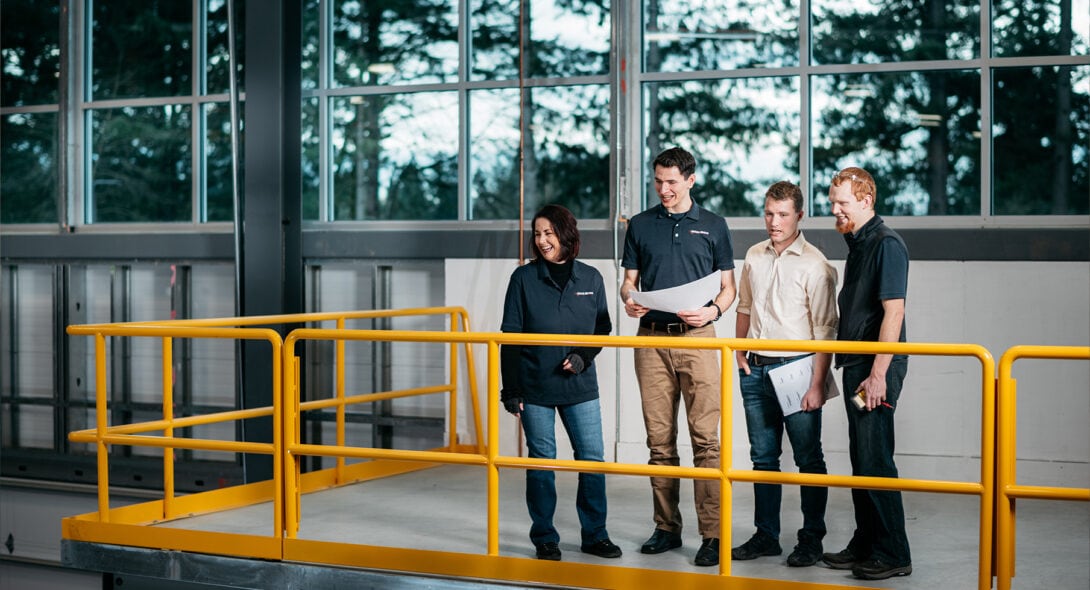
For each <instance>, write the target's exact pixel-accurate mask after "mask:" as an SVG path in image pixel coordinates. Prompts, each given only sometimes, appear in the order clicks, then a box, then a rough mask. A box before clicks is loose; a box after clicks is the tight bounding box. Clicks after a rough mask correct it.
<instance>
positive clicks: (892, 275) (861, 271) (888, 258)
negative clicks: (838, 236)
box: [836, 215, 908, 367]
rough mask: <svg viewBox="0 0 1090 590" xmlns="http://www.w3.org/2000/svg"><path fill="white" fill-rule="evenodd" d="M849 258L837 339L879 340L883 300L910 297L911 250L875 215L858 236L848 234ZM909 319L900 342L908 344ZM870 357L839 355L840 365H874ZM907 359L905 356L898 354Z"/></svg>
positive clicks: (842, 292)
mask: <svg viewBox="0 0 1090 590" xmlns="http://www.w3.org/2000/svg"><path fill="white" fill-rule="evenodd" d="M844 240H845V241H846V242H847V243H848V259H847V261H846V262H845V263H844V288H842V289H841V290H840V295H839V296H838V297H837V305H838V307H839V308H840V326H839V328H838V332H837V336H836V339H837V340H857V341H870V342H877V341H878V333H879V330H880V329H881V327H882V318H883V317H884V316H885V310H884V309H882V301H884V300H886V299H905V298H906V297H907V295H908V248H907V247H905V242H904V240H902V239H901V236H900V235H898V234H897V232H895V231H893V230H892V229H890V228H889V226H887V225H886V224H885V222H884V221H883V220H882V218H881V217H880V216H878V215H875V216H874V217H872V218H871V219H870V221H868V222H867V223H865V224H864V225H863V227H861V228H860V229H859V231H858V232H856V233H855V235H852V234H844ZM907 323H908V320H907V318H906V319H905V321H902V322H901V336H900V340H899V342H905V335H906V329H905V324H907ZM873 358H874V356H873V355H869V354H838V355H836V366H838V367H841V366H844V365H856V364H860V363H864V362H870V361H871V360H872V359H873ZM894 358H898V359H903V358H906V356H905V355H903V354H902V355H895V356H894Z"/></svg>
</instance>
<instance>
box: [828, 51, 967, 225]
mask: <svg viewBox="0 0 1090 590" xmlns="http://www.w3.org/2000/svg"><path fill="white" fill-rule="evenodd" d="M813 80H814V82H813V100H812V104H813V111H814V120H813V125H812V133H813V158H814V165H813V177H812V180H813V184H812V187H813V191H814V213H815V214H828V213H829V199H828V195H829V184H828V183H829V179H830V178H831V177H832V175H833V174H834V173H835V172H836V171H837V170H839V169H841V168H844V167H846V166H860V167H862V168H864V169H865V170H867V171H868V172H870V173H871V174H872V175H873V176H874V179H875V181H876V183H877V184H878V204H877V210H878V213H880V214H882V215H979V214H980V106H979V104H978V101H979V99H978V97H979V94H980V74H979V73H978V72H977V71H975V70H967V71H944V72H899V73H888V74H881V73H870V74H854V75H841V76H821V77H816V78H814V79H813Z"/></svg>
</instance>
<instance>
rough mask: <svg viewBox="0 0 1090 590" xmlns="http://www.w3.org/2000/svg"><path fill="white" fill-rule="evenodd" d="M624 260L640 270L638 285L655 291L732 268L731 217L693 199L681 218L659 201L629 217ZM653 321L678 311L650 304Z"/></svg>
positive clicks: (675, 318) (667, 319) (674, 319)
mask: <svg viewBox="0 0 1090 590" xmlns="http://www.w3.org/2000/svg"><path fill="white" fill-rule="evenodd" d="M621 266H623V267H625V268H627V269H631V270H638V271H639V273H640V284H639V285H637V287H639V289H640V291H657V290H659V289H669V288H670V287H676V286H678V285H684V284H685V283H689V282H692V281H695V280H698V279H702V278H704V277H706V276H708V275H710V274H712V273H713V272H715V271H724V270H733V269H734V249H733V248H732V246H731V243H730V232H729V231H728V230H727V220H726V219H724V218H722V217H720V216H718V215H716V214H714V213H712V212H711V211H708V210H707V209H704V208H702V207H700V206H699V205H697V204H696V202H695V201H694V202H693V206H692V207H690V208H689V210H688V211H686V212H685V213H684V214H682V215H681V216H680V219H677V220H675V219H674V218H673V217H671V216H670V213H669V212H668V211H667V210H666V208H665V207H663V206H662V204H661V203H660V204H658V205H656V206H654V207H652V208H650V209H648V210H646V211H644V212H643V213H640V214H639V215H636V216H635V217H633V218H632V219H631V220H630V221H629V222H628V231H627V232H626V233H625V238H624V257H623V258H622V259H621ZM644 317H645V318H647V319H648V320H649V321H653V322H680V321H681V319H680V318H678V316H677V314H673V313H668V312H665V311H660V310H651V311H649V312H647V315H646V316H644Z"/></svg>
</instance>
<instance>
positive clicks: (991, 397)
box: [976, 348, 996, 590]
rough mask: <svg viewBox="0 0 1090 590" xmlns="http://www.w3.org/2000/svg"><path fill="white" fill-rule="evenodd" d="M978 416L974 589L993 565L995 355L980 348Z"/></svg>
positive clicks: (984, 589) (986, 582)
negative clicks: (977, 532)
mask: <svg viewBox="0 0 1090 590" xmlns="http://www.w3.org/2000/svg"><path fill="white" fill-rule="evenodd" d="M976 356H977V358H978V359H980V380H981V388H982V391H981V400H980V402H981V417H980V483H981V485H982V486H983V488H984V489H983V491H982V492H981V494H980V538H979V543H980V555H979V559H978V569H977V590H989V588H991V579H992V571H993V570H994V569H995V566H994V562H993V559H994V557H993V555H992V551H991V548H992V546H993V545H994V543H995V527H994V523H993V521H992V517H993V515H994V514H995V457H996V455H995V444H996V443H995V412H996V409H995V377H994V376H995V359H994V358H993V357H992V355H991V353H990V352H988V351H987V350H986V349H984V348H980V350H979V352H978V353H977V355H976Z"/></svg>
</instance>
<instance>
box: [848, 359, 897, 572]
mask: <svg viewBox="0 0 1090 590" xmlns="http://www.w3.org/2000/svg"><path fill="white" fill-rule="evenodd" d="M870 369H871V363H869V362H867V363H862V364H858V365H849V366H846V367H844V375H843V381H844V405H845V408H846V409H847V412H848V454H849V456H850V457H851V461H852V475H871V476H878V477H897V465H896V464H895V463H894V462H893V452H894V433H893V415H894V413H895V412H896V408H897V404H898V402H899V400H900V397H901V385H902V384H903V383H904V379H905V373H907V372H908V360H907V359H903V358H895V359H894V360H893V362H892V363H891V364H890V366H889V370H888V371H886V403H888V404H889V405H891V406H893V408H887V407H885V406H878V407H877V408H875V409H873V410H871V411H870V412H867V411H865V410H859V409H858V408H856V407H855V405H854V404H853V403H851V399H850V398H851V397H852V394H853V393H854V392H855V390H856V389H858V388H859V384H860V383H862V382H863V380H864V379H866V378H867V375H869V374H870ZM852 504H854V506H855V534H854V535H852V540H851V542H849V543H848V549H849V550H851V552H852V553H854V554H855V555H857V556H859V557H862V558H864V559H866V558H872V559H878V560H881V561H882V562H884V563H887V564H890V565H895V566H905V565H909V564H911V563H912V554H911V552H910V551H909V547H908V535H907V534H906V533H905V509H904V505H903V504H902V502H901V492H899V491H881V490H857V489H853V490H852Z"/></svg>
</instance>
